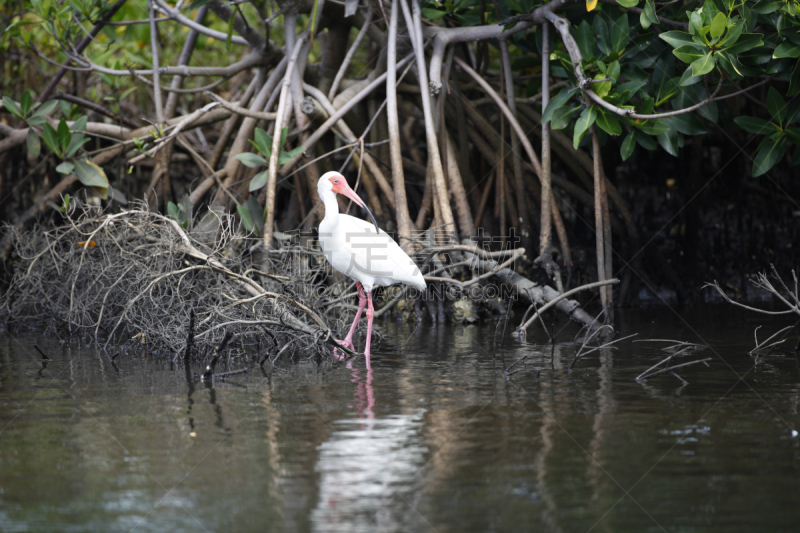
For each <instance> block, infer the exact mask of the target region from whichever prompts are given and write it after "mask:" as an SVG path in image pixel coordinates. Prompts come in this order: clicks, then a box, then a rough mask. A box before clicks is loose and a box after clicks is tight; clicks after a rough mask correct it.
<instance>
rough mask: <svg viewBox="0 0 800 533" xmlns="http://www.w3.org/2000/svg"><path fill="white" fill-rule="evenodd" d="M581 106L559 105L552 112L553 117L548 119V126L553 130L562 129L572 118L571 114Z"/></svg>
mask: <svg viewBox="0 0 800 533" xmlns="http://www.w3.org/2000/svg"><path fill="white" fill-rule="evenodd" d="M580 108H581V106H574V107H560V108H558V109H556V110H555V112H554V113H553V118H552V119H551V120H550V127H551V128H553V129H554V130H563V129H564V128H566V127H567V126H569V123H570V121H571V120H572V114H573V113H575V111H577V110H578V109H580Z"/></svg>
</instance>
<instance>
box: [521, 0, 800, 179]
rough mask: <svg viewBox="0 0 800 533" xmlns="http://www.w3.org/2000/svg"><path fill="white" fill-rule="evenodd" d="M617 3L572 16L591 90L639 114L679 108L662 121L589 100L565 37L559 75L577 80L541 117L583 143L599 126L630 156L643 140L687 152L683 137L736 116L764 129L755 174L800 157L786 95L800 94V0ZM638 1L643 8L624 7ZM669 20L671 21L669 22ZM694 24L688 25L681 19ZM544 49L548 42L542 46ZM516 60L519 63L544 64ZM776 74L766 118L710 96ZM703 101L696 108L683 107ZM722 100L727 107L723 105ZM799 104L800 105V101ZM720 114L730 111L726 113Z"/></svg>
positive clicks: (745, 125)
mask: <svg viewBox="0 0 800 533" xmlns="http://www.w3.org/2000/svg"><path fill="white" fill-rule="evenodd" d="M617 3H618V4H619V6H618V7H614V6H612V5H609V4H598V6H597V8H596V9H594V10H592V11H591V12H590V13H585V14H582V15H580V16H576V15H575V14H574V13H573V12H569V13H568V14H567V12H564V13H562V16H564V15H565V14H566V16H568V18H569V19H570V22H571V29H570V31H571V33H572V35H573V37H574V39H575V43H576V44H577V46H578V49H579V50H580V53H581V56H582V61H581V64H580V65H579V67H580V70H581V71H582V72H583V74H584V75H585V76H586V77H587V78H589V79H591V80H592V82H593V83H592V90H593V91H594V92H595V93H596V94H597V95H598V96H599V97H601V98H602V99H604V100H605V101H607V102H608V103H609V104H612V105H613V106H616V107H618V108H621V109H622V110H623V111H624V110H633V111H635V112H636V113H637V114H639V115H651V114H664V113H667V114H671V113H675V114H674V115H673V116H668V117H666V118H660V119H656V120H653V119H650V120H646V119H632V118H631V117H629V116H626V115H625V114H623V113H614V112H612V111H610V110H608V109H605V108H602V107H600V106H598V105H597V104H596V103H591V102H590V104H589V107H587V101H586V100H585V99H584V97H583V95H582V93H581V91H580V90H579V88H578V84H577V82H578V80H577V79H576V78H575V74H574V71H573V66H572V63H571V60H570V57H569V55H568V54H567V53H566V51H565V49H564V48H563V47H562V46H561V45H559V43H558V40H556V46H555V49H554V50H553V52H552V53H551V73H552V75H554V76H556V77H560V78H563V79H565V80H566V81H568V82H569V84H570V85H569V87H567V88H566V89H562V90H561V91H560V92H559V93H558V94H555V95H553V96H552V97H551V99H550V102H549V104H548V105H547V108H546V109H545V110H544V112H543V116H542V121H543V122H550V124H551V127H552V128H554V129H571V130H572V139H573V144H574V146H575V147H578V146H580V145H583V144H585V135H586V133H587V132H588V131H589V127H590V126H591V125H592V124H595V125H596V126H597V128H598V129H599V130H601V132H603V133H604V134H608V136H607V137H606V136H605V135H601V138H602V140H603V142H604V143H609V142H612V143H619V150H620V155H621V157H622V159H623V160H627V159H628V158H630V157H631V156H633V155H634V154H635V152H636V149H637V147H641V148H643V149H645V150H656V149H662V150H664V151H665V152H667V153H669V154H671V155H673V156H675V157H678V156H679V155H680V150H681V148H682V147H683V146H684V136H687V135H688V136H694V135H703V134H705V133H706V132H707V131H708V130H709V125H710V124H712V123H719V122H720V121H721V120H722V121H724V123H723V124H720V127H722V128H723V129H725V128H727V129H730V128H731V126H732V123H730V122H729V121H731V120H733V121H735V123H736V124H737V125H738V126H739V127H740V128H741V129H742V130H744V131H746V132H748V133H751V134H755V135H757V136H759V144H758V146H757V148H756V150H755V151H754V153H753V176H759V175H762V174H763V173H765V172H767V171H768V170H769V169H770V168H772V167H773V166H774V165H775V164H777V163H778V162H779V161H781V160H782V158H783V157H784V155H785V153H786V151H787V149H788V147H789V146H790V145H795V146H796V148H793V150H794V151H795V153H796V155H795V157H794V160H795V161H798V162H800V127H793V126H792V124H793V123H794V122H795V120H796V118H797V113H792V106H790V105H787V102H786V99H787V98H792V97H794V96H795V95H796V94H798V93H800V3H798V2H795V1H789V2H787V1H783V0H736V1H734V0H702V1H700V2H694V3H689V4H686V3H680V4H669V3H668V4H664V5H659V10H658V13H656V10H655V7H656V5H655V3H654V2H653V0H621V1H620V0H618V1H617ZM629 7H639V8H641V13H640V14H634V13H631V12H626V10H625V9H623V8H629ZM663 19H668V22H669V24H665V23H664V20H663ZM674 22H677V23H683V24H685V27H684V28H681V27H680V25H679V24H675V23H674ZM539 50H541V48H539ZM525 57H527V55H526V54H524V53H523V55H522V57H518V58H516V61H515V63H514V64H515V66H517V67H518V68H526V65H535V64H537V61H536V60H532V61H530V62H528V63H525V62H523V61H522V59H523V58H525ZM765 77H771V78H772V79H771V80H770V82H769V85H768V91H767V98H766V101H765V104H766V113H765V116H764V117H763V118H760V117H748V116H740V117H736V116H735V114H734V113H733V112H735V110H736V108H733V109H732V108H730V107H728V106H727V104H728V102H730V101H722V102H719V103H718V102H716V101H711V102H708V99H709V97H710V96H711V95H710V94H709V93H711V91H713V90H714V88H716V87H717V85H718V84H721V86H722V87H723V88H725V89H724V90H723V91H721V92H720V93H718V95H725V94H727V93H730V92H734V91H737V90H740V89H742V88H746V87H748V86H751V85H754V84H755V83H757V82H758V81H759V80H760V79H764V78H765ZM698 104H704V105H702V106H701V107H699V108H698V109H695V110H694V111H692V112H688V113H685V112H684V113H682V112H681V110H683V109H686V108H690V107H696V106H697V105H698ZM721 107H722V108H723V109H725V112H724V113H722V112H721ZM795 107H797V106H795ZM721 117H724V119H723V118H721Z"/></svg>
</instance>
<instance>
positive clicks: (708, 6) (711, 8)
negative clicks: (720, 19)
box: [703, 0, 719, 26]
mask: <svg viewBox="0 0 800 533" xmlns="http://www.w3.org/2000/svg"><path fill="white" fill-rule="evenodd" d="M717 13H719V9H717V6H716V5H714V2H713V1H712V0H706V1H705V3H704V4H703V22H704V25H705V26H711V23H712V22H713V21H714V17H716V16H717Z"/></svg>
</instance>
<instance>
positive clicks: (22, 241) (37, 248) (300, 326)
mask: <svg viewBox="0 0 800 533" xmlns="http://www.w3.org/2000/svg"><path fill="white" fill-rule="evenodd" d="M139 207H144V206H139ZM237 226H238V222H236V221H235V220H233V218H232V217H230V216H222V217H221V220H220V228H221V231H219V232H218V233H217V234H216V236H212V237H211V239H210V240H206V239H202V238H201V239H197V238H195V236H193V237H192V238H191V239H190V242H191V245H192V246H194V247H196V249H197V250H198V251H200V252H201V253H205V254H208V256H209V257H213V258H216V259H218V260H219V264H221V265H222V267H220V266H219V265H218V264H215V262H214V261H212V260H208V261H201V260H200V259H199V258H198V257H196V256H197V255H198V254H194V255H192V254H187V247H186V244H185V240H184V237H186V238H188V234H183V235H182V234H181V229H180V227H179V226H178V227H176V225H175V224H174V223H173V222H171V221H169V220H168V219H165V218H164V217H162V216H160V215H157V214H154V213H149V212H148V211H147V210H146V209H137V210H130V211H127V212H126V214H125V215H124V216H118V217H115V218H113V219H111V217H109V216H108V215H107V214H103V213H100V212H99V210H97V209H91V208H88V209H87V208H86V207H85V206H78V207H77V208H73V212H72V213H71V215H70V216H69V217H68V219H67V223H66V224H64V225H62V226H59V227H57V228H54V229H50V230H44V231H43V230H42V229H40V228H37V229H36V230H34V231H25V232H17V233H16V234H15V235H14V238H13V243H14V246H15V254H16V256H17V259H18V262H19V267H18V269H17V271H16V274H15V276H14V279H13V281H12V283H11V285H10V288H9V290H8V293H7V295H6V297H5V298H3V300H2V308H0V318H2V319H3V320H13V321H14V322H15V323H27V322H30V321H39V322H45V323H47V324H50V325H52V326H53V327H55V328H57V331H58V332H59V333H62V334H63V333H66V332H70V333H72V334H77V335H81V336H87V335H88V336H92V337H95V336H99V338H100V339H101V340H102V339H105V338H107V337H108V336H110V335H112V334H114V333H116V334H119V335H118V336H116V337H115V338H116V339H117V340H119V339H123V337H122V336H121V335H123V334H124V335H125V336H126V337H127V338H131V340H130V342H123V344H128V345H133V346H134V347H137V346H141V347H144V348H145V349H146V350H147V351H148V352H151V353H160V354H162V355H170V356H174V355H176V354H178V353H179V352H182V350H183V347H184V345H185V343H186V336H187V332H188V326H189V317H190V313H191V312H192V311H194V312H195V313H196V316H197V318H196V321H195V346H196V347H197V351H196V353H199V354H207V353H208V352H209V350H210V348H211V347H213V346H215V345H216V344H217V343H218V342H219V341H220V340H221V339H222V338H223V336H224V335H225V332H226V331H229V332H231V333H233V334H234V345H235V346H237V347H240V348H246V349H247V350H248V351H249V352H250V353H255V352H258V353H259V354H262V357H263V356H266V355H269V356H271V357H276V356H277V355H278V352H280V351H281V350H280V348H284V347H287V350H284V351H283V352H282V355H284V354H286V355H287V356H294V355H295V354H302V355H298V356H300V357H309V356H313V355H315V354H318V353H319V354H328V353H329V351H328V350H325V349H323V344H324V341H326V336H325V334H326V331H325V330H324V329H322V328H321V327H320V325H319V324H318V323H317V322H316V321H315V320H314V319H313V318H312V315H314V314H315V312H314V311H311V309H310V308H311V307H316V304H317V303H318V302H319V301H320V298H319V296H320V292H317V291H316V290H315V289H317V288H319V285H318V283H319V279H322V277H321V276H319V275H318V272H316V271H315V270H313V269H306V270H305V273H304V274H303V273H301V272H298V268H297V262H296V261H295V260H296V258H295V257H293V256H292V255H291V254H280V255H278V256H276V257H277V258H276V259H273V260H272V261H271V263H272V264H273V273H272V274H270V275H261V274H260V273H259V271H258V270H257V269H254V268H253V266H252V261H250V256H249V254H247V253H246V250H242V247H244V246H246V245H247V243H248V241H247V240H243V239H240V238H234V236H235V235H236V231H237V230H238V228H237ZM243 252H245V253H243ZM304 264H313V263H307V262H306V263H304ZM245 278H246V279H247V280H251V284H250V287H251V288H254V289H255V290H252V291H250V292H256V294H255V295H252V294H249V293H248V291H247V290H243V288H245V289H246V288H247V287H245V285H244V283H243V279H245ZM315 279H316V280H317V281H316V282H315ZM260 289H263V290H260ZM259 291H260V292H259ZM303 307H305V308H306V309H305V310H304V309H303ZM306 311H308V312H306ZM332 323H334V324H335V323H336V322H335V321H333V322H332ZM123 340H124V339H123ZM287 345H289V346H287Z"/></svg>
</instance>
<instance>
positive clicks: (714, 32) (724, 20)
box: [711, 13, 728, 39]
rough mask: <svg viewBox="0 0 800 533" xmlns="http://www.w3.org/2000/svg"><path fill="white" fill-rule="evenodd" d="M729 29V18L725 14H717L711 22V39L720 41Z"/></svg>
mask: <svg viewBox="0 0 800 533" xmlns="http://www.w3.org/2000/svg"><path fill="white" fill-rule="evenodd" d="M727 27H728V17H727V16H725V14H724V13H717V14H716V15H715V16H714V20H712V21H711V38H712V39H719V38H720V37H722V34H723V33H725V28H727Z"/></svg>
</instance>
